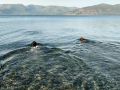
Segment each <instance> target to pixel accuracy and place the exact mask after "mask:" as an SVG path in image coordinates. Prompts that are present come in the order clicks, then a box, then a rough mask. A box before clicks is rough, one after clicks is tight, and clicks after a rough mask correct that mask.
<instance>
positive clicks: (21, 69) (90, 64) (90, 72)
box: [0, 15, 120, 90]
mask: <svg viewBox="0 0 120 90" xmlns="http://www.w3.org/2000/svg"><path fill="white" fill-rule="evenodd" d="M119 24H120V16H118V15H116V16H115V15H114V16H113V15H110V16H109V15H106V16H102V15H100V16H0V90H120V25H119ZM80 37H84V38H86V39H87V40H88V42H87V43H82V42H80V41H79V38H80ZM32 41H37V42H38V46H39V48H38V49H33V48H31V43H32Z"/></svg>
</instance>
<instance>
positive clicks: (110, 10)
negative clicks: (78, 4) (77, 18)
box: [64, 4, 120, 15]
mask: <svg viewBox="0 0 120 90" xmlns="http://www.w3.org/2000/svg"><path fill="white" fill-rule="evenodd" d="M64 14H65V15H99V14H102V15H105V14H120V4H116V5H108V4H99V5H94V6H89V7H84V8H79V9H76V10H73V11H69V12H66V13H64Z"/></svg>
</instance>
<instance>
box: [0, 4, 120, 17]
mask: <svg viewBox="0 0 120 90" xmlns="http://www.w3.org/2000/svg"><path fill="white" fill-rule="evenodd" d="M0 15H20V16H22V15H31V16H34V15H36V16H37V15H38V16H39V15H46V16H47V15H120V4H116V5H109V4H98V5H93V6H88V7H83V8H77V7H65V6H41V5H27V6H25V5H23V4H0Z"/></svg>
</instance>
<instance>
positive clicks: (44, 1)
mask: <svg viewBox="0 0 120 90" xmlns="http://www.w3.org/2000/svg"><path fill="white" fill-rule="evenodd" d="M100 3H106V4H112V5H113V4H120V0H0V4H24V5H28V4H34V5H44V6H47V5H57V6H69V7H73V6H75V7H85V6H91V5H96V4H100Z"/></svg>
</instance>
